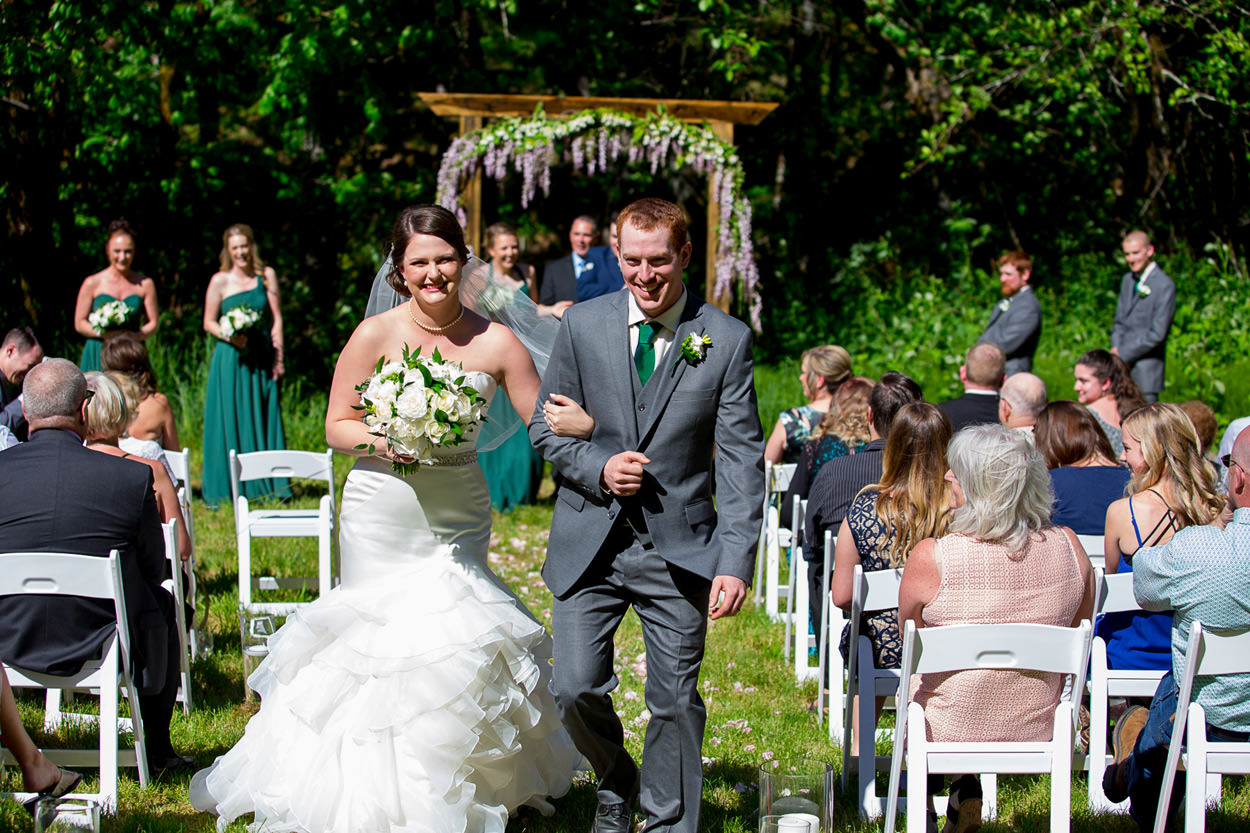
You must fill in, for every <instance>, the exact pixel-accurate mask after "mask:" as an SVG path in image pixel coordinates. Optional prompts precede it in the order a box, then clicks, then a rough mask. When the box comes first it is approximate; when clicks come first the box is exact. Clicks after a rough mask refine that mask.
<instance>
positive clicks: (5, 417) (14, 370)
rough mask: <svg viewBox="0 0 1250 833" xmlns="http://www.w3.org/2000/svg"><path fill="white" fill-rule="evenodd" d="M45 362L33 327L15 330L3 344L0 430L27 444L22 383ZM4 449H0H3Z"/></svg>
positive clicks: (0, 369) (1, 349)
mask: <svg viewBox="0 0 1250 833" xmlns="http://www.w3.org/2000/svg"><path fill="white" fill-rule="evenodd" d="M41 361H43V348H42V347H40V346H39V340H38V339H37V338H35V332H34V330H32V329H31V328H30V327H15V328H14V329H12V330H9V331H8V332H7V333H6V334H5V336H4V341H0V427H4V428H8V429H9V431H10V432H11V433H12V435H13V439H14V440H16V441H18V442H25V441H26V417H25V416H24V415H23V414H22V402H21V395H22V379H24V378H26V373H27V371H29V370H30V369H31V368H32V367H34V366H35V365H37V364H39V363H40V362H41ZM2 447H5V446H0V448H2Z"/></svg>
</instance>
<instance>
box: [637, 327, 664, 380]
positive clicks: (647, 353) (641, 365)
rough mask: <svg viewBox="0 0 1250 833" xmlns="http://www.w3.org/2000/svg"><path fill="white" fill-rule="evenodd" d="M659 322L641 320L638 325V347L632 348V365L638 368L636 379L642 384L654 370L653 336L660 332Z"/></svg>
mask: <svg viewBox="0 0 1250 833" xmlns="http://www.w3.org/2000/svg"><path fill="white" fill-rule="evenodd" d="M660 327H661V325H660V324H656V323H653V322H651V321H643V322H642V323H640V324H639V325H638V347H637V348H635V350H634V367H636V368H637V369H638V380H639V381H640V382H642V383H643V384H644V385H645V384H646V383H647V380H648V379H650V378H651V374H652V373H654V372H655V337H656V335H657V334H658V333H659V332H660Z"/></svg>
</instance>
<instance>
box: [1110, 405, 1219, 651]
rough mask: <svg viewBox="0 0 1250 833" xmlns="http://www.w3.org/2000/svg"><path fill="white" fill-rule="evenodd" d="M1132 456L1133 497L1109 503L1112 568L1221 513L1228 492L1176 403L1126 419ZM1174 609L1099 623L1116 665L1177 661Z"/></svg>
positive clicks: (1126, 565)
mask: <svg viewBox="0 0 1250 833" xmlns="http://www.w3.org/2000/svg"><path fill="white" fill-rule="evenodd" d="M1122 428H1123V436H1124V458H1123V459H1124V462H1125V463H1126V464H1127V465H1128V467H1129V469H1130V470H1131V471H1132V473H1133V477H1132V480H1130V481H1129V496H1128V497H1124V498H1120V499H1119V500H1117V501H1116V502H1115V503H1113V504H1111V506H1109V507H1108V508H1107V522H1106V530H1107V532H1106V535H1107V537H1106V539H1105V540H1106V543H1105V547H1106V555H1107V563H1106V571H1107V574H1108V575H1110V574H1112V573H1127V572H1132V571H1133V556H1134V555H1135V554H1136V553H1137V551H1138V550H1139V549H1141V548H1142V547H1153V546H1158V545H1159V544H1166V543H1167V542H1168V541H1170V540H1172V536H1173V535H1175V534H1176V533H1177V532H1178V531H1179V530H1181V529H1184V528H1185V527H1187V526H1194V525H1195V524H1197V525H1201V524H1209V523H1211V522H1212V521H1214V520H1215V519H1216V518H1217V517H1219V514H1220V511H1221V510H1223V508H1224V505H1225V500H1224V498H1223V497H1222V496H1221V495H1220V494H1219V493H1218V492H1217V491H1215V473H1214V472H1213V471H1212V470H1211V467H1210V466H1208V465H1207V464H1206V461H1204V460H1203V459H1202V455H1201V453H1200V452H1199V450H1198V436H1197V434H1196V433H1194V426H1193V423H1191V422H1190V421H1189V417H1187V416H1185V412H1184V411H1182V410H1181V409H1180V408H1179V407H1177V406H1176V405H1172V404H1170V403H1155V404H1152V405H1145V406H1143V407H1141V408H1138V409H1137V410H1136V411H1133V413H1131V414H1129V415H1128V416H1127V417H1126V418H1125V419H1124V422H1123V425H1122ZM1171 633H1172V614H1171V613H1167V612H1159V613H1142V612H1140V611H1132V612H1124V613H1108V614H1107V615H1106V616H1104V617H1103V618H1102V621H1101V622H1099V624H1098V635H1099V636H1101V637H1103V638H1104V639H1106V641H1107V664H1108V665H1109V666H1110V667H1111V668H1129V669H1155V670H1159V671H1164V670H1167V669H1168V668H1170V667H1171V662H1172V658H1171V649H1170V647H1169V646H1170V644H1171Z"/></svg>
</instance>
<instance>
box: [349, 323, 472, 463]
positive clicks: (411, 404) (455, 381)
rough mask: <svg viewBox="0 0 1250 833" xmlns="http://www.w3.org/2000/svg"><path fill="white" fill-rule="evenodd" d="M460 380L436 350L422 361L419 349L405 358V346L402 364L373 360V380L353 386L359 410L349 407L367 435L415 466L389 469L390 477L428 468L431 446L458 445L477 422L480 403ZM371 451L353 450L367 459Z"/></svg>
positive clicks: (453, 364) (452, 364)
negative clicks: (360, 414)
mask: <svg viewBox="0 0 1250 833" xmlns="http://www.w3.org/2000/svg"><path fill="white" fill-rule="evenodd" d="M464 379H465V375H464V368H463V367H461V366H460V365H459V364H457V363H456V362H447V361H443V357H442V356H440V355H439V354H438V348H435V349H434V352H433V354H431V355H430V356H424V357H423V356H422V355H421V348H420V347H418V348H417V350H416V352H410V351H409V350H408V345H407V344H405V345H404V355H403V358H402V360H400V361H392V362H388V361H387V360H386V357H385V356H383V357H381V358H380V359H378V366H377V369H376V370H374V371H373V375H372V376H370V377H369V378H368V379H366V380H365V381H363V382H361V383H360V384H359V385H357V386H356V390H357V391H359V393H360V404H359V405H354V406H352V407H354V408H355V409H356V410H358V411H364V412H365V414H364V422H365V425H367V426H368V427H369V433H370V434H372V435H373V436H375V437H377V438H379V439H384V440H386V447H387V448H388V449H390V450H391V451H393V452H395V453H396V454H402V455H405V456H408V457H413V458H416V462H415V463H398V462H396V463H392V468H394V469H395V471H397V472H400V473H401V474H411V473H412V472H414V471H416V470H417V468H418V467H419V465H420V464H421V463H425V464H427V465H428V464H430V463H432V462H434V457H433V455H432V454H431V452H432V451H433V449H434V448H435V447H436V446H455V445H459V444H460V443H462V442H464V439H465V437H464V432H465V429H466V428H468V427H469V426H471V425H474V424H476V423H477V422H478V421H479V420H480V419H481V418H482V410H483V409H484V408H485V407H486V400H485V399H483V398H482V396H481V395H480V394H479V393H478V392H477V390H476V389H475V388H474V387H473V386H472V385H468V384H465V381H464ZM374 446H375V443H361V444H360V445H358V446H356V448H358V449H368V450H369V453H370V454H372V453H373V451H374Z"/></svg>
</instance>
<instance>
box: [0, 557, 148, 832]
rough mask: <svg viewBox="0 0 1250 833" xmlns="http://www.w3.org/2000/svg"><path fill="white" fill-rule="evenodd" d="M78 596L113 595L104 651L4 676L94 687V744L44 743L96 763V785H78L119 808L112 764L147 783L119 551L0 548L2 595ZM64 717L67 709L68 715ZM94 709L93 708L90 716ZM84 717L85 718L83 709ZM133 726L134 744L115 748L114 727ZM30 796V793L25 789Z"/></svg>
mask: <svg viewBox="0 0 1250 833" xmlns="http://www.w3.org/2000/svg"><path fill="white" fill-rule="evenodd" d="M25 595H38V596H79V597H83V598H88V599H107V600H110V601H112V602H113V609H114V612H115V622H116V624H115V627H114V629H113V631H112V632H111V633H110V634H109V636H108V638H107V639H106V640H105V643H104V645H103V656H102V658H101V659H100V660H98V661H96V662H91V663H87V664H86V665H85V666H84V667H83V668H82V669H81V670H79V671H78V672H77V673H74V674H68V675H55V674H45V673H41V672H37V671H31V670H28V669H24V668H21V667H20V666H15V665H8V666H7V670H8V678H9V684H10V685H12V686H13V687H14V688H39V689H44V690H45V691H47V692H48V693H49V694H51V693H52V692H55V693H56V694H57V695H58V700H57V701H56V702H58V703H59V694H60V691H61V690H62V689H70V690H92V689H95V690H98V693H99V696H100V714H99V716H98V717H95V718H94V722H95V723H96V724H97V726H98V728H99V742H98V745H97V748H96V749H95V750H90V751H89V750H82V749H73V750H64V749H62V750H56V749H45V750H44V754H45V755H47V756H48V758H49V759H50V760H51V761H52V762H53V763H56V764H58V765H68V766H84V765H85V766H98V767H99V768H100V789H99V792H98V793H94V794H85V793H81V792H80V793H76V795H78V796H79V797H80V798H90V799H93V800H94V801H96V802H97V803H98V804H100V805H101V806H102V807H103V808H104V809H105V810H106V811H108V812H113V811H115V810H116V808H117V768H118V766H119V765H123V766H135V767H138V769H139V784H140V786H147V783H148V768H147V750H146V745H145V743H144V737H143V717H142V713H141V711H140V709H139V698H138V689H137V688H136V686H135V685H134V683H133V681H132V680H131V678H130V666H131V654H130V630H129V622H128V619H127V613H126V601H125V598H124V596H123V595H122V573H121V558H120V556H119V554H118V552H117V551H116V550H113V551H112V552H110V553H109V555H108V557H107V558H101V557H98V556H91V555H78V554H68V553H47V552H36V553H30V552H26V553H3V554H0V596H25ZM123 688H124V689H125V691H126V692H127V697H128V700H129V705H130V714H131V718H130V719H129V720H127V721H122V720H119V718H118V696H119V693H120V691H121V690H122V689H123ZM66 716H67V717H68V715H66ZM60 717H61V716H60V715H59V714H46V713H45V725H46V726H47V727H48V728H49V730H51V729H52V728H55V727H56V726H57V725H59V723H60ZM93 717H94V716H93ZM83 722H87V720H86V718H85V716H84V718H83ZM119 731H132V732H133V734H134V742H135V746H134V751H133V752H131V751H127V752H125V753H122V752H121V751H120V750H119V749H118V737H117V736H118V732H119ZM25 797H26V798H29V797H30V796H25Z"/></svg>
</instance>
